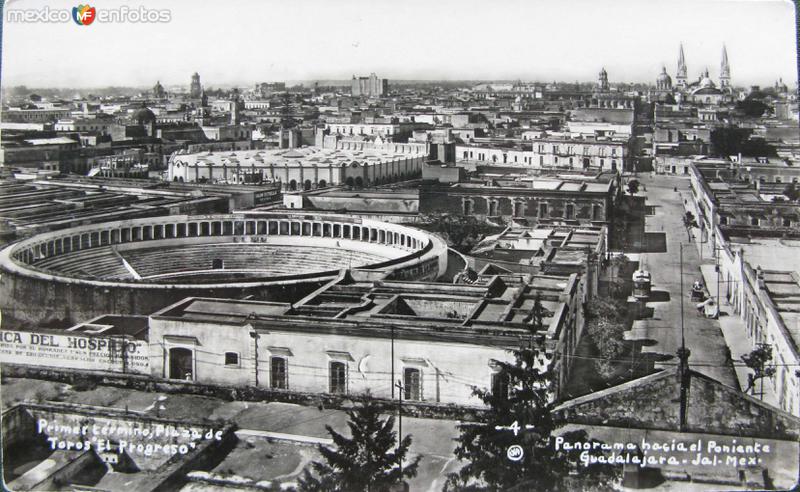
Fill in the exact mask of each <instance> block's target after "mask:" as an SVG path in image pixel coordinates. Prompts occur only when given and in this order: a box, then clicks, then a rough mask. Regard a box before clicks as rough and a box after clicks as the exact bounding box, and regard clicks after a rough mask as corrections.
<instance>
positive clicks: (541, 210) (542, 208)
mask: <svg viewBox="0 0 800 492" xmlns="http://www.w3.org/2000/svg"><path fill="white" fill-rule="evenodd" d="M546 215H547V204H546V203H540V204H539V218H540V219H542V218H544V217H545V216H546Z"/></svg>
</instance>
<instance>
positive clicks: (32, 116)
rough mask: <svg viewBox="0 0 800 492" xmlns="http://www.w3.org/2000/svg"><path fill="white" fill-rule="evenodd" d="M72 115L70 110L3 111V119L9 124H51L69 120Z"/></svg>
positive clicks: (11, 109) (12, 109)
mask: <svg viewBox="0 0 800 492" xmlns="http://www.w3.org/2000/svg"><path fill="white" fill-rule="evenodd" d="M71 114H72V110H71V109H69V108H49V109H38V108H37V109H21V108H9V109H7V110H3V114H2V119H3V121H6V122H9V123H50V122H55V121H58V120H60V119H62V118H67V117H69V116H70V115H71Z"/></svg>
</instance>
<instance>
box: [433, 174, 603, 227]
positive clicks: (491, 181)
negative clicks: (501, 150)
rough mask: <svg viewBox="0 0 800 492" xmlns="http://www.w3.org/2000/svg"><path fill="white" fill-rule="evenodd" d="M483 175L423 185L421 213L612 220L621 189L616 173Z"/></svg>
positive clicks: (559, 220)
mask: <svg viewBox="0 0 800 492" xmlns="http://www.w3.org/2000/svg"><path fill="white" fill-rule="evenodd" d="M487 169H491V168H487ZM482 177H483V179H482V180H473V181H470V182H462V183H455V184H441V183H438V184H427V185H423V186H422V187H421V188H420V196H419V211H420V213H422V214H432V213H446V214H457V215H467V216H475V217H480V218H492V217H494V218H502V219H503V220H525V221H527V222H529V223H540V224H559V223H563V224H569V225H578V224H582V225H603V224H605V223H607V222H608V221H610V220H611V209H612V208H613V206H614V204H615V202H616V200H617V196H618V194H619V182H618V175H617V174H616V173H608V174H601V175H600V177H596V176H594V174H593V175H592V176H588V175H574V176H573V177H572V178H561V177H548V176H527V175H515V174H508V175H499V174H498V175H486V174H484V175H483V176H482Z"/></svg>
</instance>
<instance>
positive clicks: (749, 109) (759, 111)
mask: <svg viewBox="0 0 800 492" xmlns="http://www.w3.org/2000/svg"><path fill="white" fill-rule="evenodd" d="M736 109H738V110H739V111H741V112H742V113H744V115H745V116H748V117H750V118H758V117H760V116H763V115H764V113H766V112H767V111H769V110H770V107H769V106H768V105H767V104H766V103H764V101H762V100H761V99H759V98H755V97H751V96H748V97H747V98H745V99H744V101H739V102H737V103H736Z"/></svg>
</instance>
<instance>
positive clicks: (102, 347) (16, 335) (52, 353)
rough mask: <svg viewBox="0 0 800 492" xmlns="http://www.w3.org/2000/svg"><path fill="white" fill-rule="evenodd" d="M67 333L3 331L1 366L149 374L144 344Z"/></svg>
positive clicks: (120, 339) (1, 338)
mask: <svg viewBox="0 0 800 492" xmlns="http://www.w3.org/2000/svg"><path fill="white" fill-rule="evenodd" d="M65 333H66V332H63V331H60V332H59V331H55V330H49V331H41V330H40V331H38V332H36V333H32V332H25V331H12V330H0V362H3V363H14V364H26V365H36V366H44V367H60V368H69V369H83V370H90V371H113V372H126V373H137V374H148V373H149V371H150V364H149V362H150V361H149V359H150V354H149V347H148V345H147V342H146V341H144V340H125V339H123V338H120V337H118V338H114V337H102V336H82V335H73V334H70V335H67V334H65Z"/></svg>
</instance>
